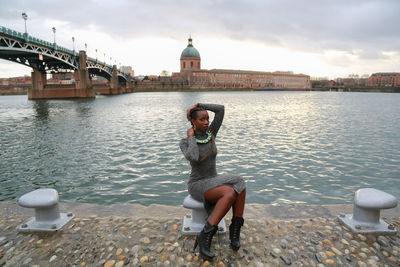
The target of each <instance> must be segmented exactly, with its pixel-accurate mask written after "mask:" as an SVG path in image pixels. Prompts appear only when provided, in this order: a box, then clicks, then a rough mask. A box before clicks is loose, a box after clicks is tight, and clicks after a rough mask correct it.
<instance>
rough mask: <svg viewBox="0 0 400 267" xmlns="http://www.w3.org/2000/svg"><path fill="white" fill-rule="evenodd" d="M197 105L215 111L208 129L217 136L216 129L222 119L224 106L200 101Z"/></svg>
mask: <svg viewBox="0 0 400 267" xmlns="http://www.w3.org/2000/svg"><path fill="white" fill-rule="evenodd" d="M198 106H199V107H202V108H204V109H206V110H209V111H212V112H214V113H215V116H214V120H213V121H212V123H211V125H210V127H209V129H210V131H211V133H212V134H213V135H214V136H217V133H218V130H219V128H220V127H221V124H222V121H223V120H224V114H225V107H224V106H223V105H219V104H200V103H199V104H198Z"/></svg>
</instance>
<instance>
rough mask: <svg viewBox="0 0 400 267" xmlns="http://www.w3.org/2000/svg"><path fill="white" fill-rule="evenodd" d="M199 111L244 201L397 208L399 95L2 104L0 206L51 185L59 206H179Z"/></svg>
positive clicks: (225, 95)
mask: <svg viewBox="0 0 400 267" xmlns="http://www.w3.org/2000/svg"><path fill="white" fill-rule="evenodd" d="M197 102H203V103H205V102H206V103H221V104H224V105H225V108H226V113H225V119H224V123H223V125H222V127H221V130H220V133H219V136H218V139H217V144H218V152H219V155H218V162H217V165H218V171H219V172H220V173H235V174H240V175H242V176H243V177H244V178H245V179H246V180H247V187H248V190H247V191H248V197H247V202H250V203H267V204H274V203H276V204H290V203H307V204H330V203H335V204H336V203H351V201H352V198H353V194H354V191H355V190H357V189H358V188H360V187H375V188H378V189H382V190H385V191H387V192H389V193H391V194H393V195H395V196H396V197H398V198H399V197H400V186H399V182H400V104H399V103H400V94H382V93H333V92H332V93H329V92H207V93H135V94H127V95H119V96H108V97H103V96H100V97H99V96H98V97H97V98H96V100H85V101H82V100H52V101H29V100H27V97H26V96H2V97H0V133H1V134H0V159H1V161H0V200H16V199H17V198H18V197H19V196H21V195H22V194H24V193H26V192H28V191H31V190H33V189H36V188H40V187H47V186H50V187H54V188H56V189H57V190H58V191H59V193H60V198H61V200H62V201H79V202H90V203H100V204H112V203H127V202H129V203H141V204H145V205H148V204H152V203H159V204H171V205H179V204H181V203H182V200H183V198H184V197H185V196H186V195H187V190H186V182H187V179H188V176H189V171H190V168H189V164H188V162H187V161H186V160H185V159H184V157H183V155H182V154H181V152H180V150H179V147H178V143H179V140H180V138H182V137H184V136H185V133H186V129H187V127H189V124H188V122H187V121H186V119H185V114H184V112H185V110H186V108H187V107H188V106H190V105H191V104H193V103H197Z"/></svg>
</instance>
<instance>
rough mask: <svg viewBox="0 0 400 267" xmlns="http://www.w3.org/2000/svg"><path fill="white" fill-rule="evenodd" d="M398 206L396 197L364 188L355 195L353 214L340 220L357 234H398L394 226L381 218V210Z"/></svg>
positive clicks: (343, 216)
mask: <svg viewBox="0 0 400 267" xmlns="http://www.w3.org/2000/svg"><path fill="white" fill-rule="evenodd" d="M396 206H397V199H396V197H394V196H392V195H390V194H388V193H386V192H383V191H381V190H378V189H374V188H362V189H359V190H357V191H356V193H355V196H354V206H353V214H341V215H339V217H338V218H339V220H340V221H341V222H342V223H344V224H345V225H346V226H347V227H348V228H350V230H352V231H353V232H356V233H371V234H374V233H376V234H380V233H387V234H390V233H396V230H395V228H394V227H393V225H389V224H387V223H386V222H385V221H383V220H382V219H381V218H380V211H381V209H391V208H395V207H396Z"/></svg>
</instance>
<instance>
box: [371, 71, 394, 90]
mask: <svg viewBox="0 0 400 267" xmlns="http://www.w3.org/2000/svg"><path fill="white" fill-rule="evenodd" d="M368 86H373V87H389V86H391V87H395V86H400V72H378V73H374V74H372V75H371V76H370V77H369V78H368Z"/></svg>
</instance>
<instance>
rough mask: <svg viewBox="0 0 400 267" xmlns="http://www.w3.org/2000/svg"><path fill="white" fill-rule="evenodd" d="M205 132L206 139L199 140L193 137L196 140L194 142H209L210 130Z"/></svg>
mask: <svg viewBox="0 0 400 267" xmlns="http://www.w3.org/2000/svg"><path fill="white" fill-rule="evenodd" d="M206 133H207V138H206V139H203V140H199V139H197V138H196V137H195V138H194V139H195V140H196V143H198V144H207V143H208V142H210V140H211V132H210V130H207V132H206Z"/></svg>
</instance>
